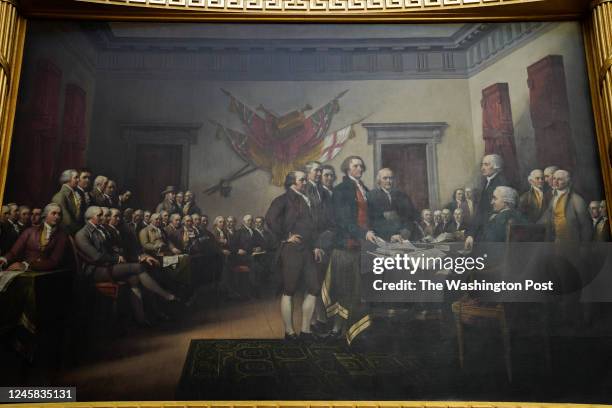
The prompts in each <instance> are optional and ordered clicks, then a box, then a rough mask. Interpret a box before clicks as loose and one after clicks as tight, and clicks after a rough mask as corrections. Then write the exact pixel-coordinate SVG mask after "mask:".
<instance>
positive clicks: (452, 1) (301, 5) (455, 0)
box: [0, 0, 612, 408]
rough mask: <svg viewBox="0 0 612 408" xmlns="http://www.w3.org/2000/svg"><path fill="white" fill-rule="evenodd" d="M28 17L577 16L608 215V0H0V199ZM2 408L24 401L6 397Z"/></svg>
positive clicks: (463, 405)
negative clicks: (583, 45) (9, 400)
mask: <svg viewBox="0 0 612 408" xmlns="http://www.w3.org/2000/svg"><path fill="white" fill-rule="evenodd" d="M29 18H46V19H52V18H57V19H60V18H70V19H80V20H122V21H164V22H175V21H188V22H200V21H217V22H220V21H232V22H233V21H236V22H249V23H253V22H285V23H309V22H334V23H344V22H353V23H355V22H369V23H375V22H388V23H390V22H405V23H411V22H412V23H415V22H419V23H422V22H431V23H434V22H454V21H487V22H491V21H512V20H525V21H533V20H546V21H551V20H570V19H572V20H579V21H581V22H582V24H583V34H584V44H585V49H586V58H587V69H588V74H589V81H590V90H591V95H592V104H593V112H594V120H595V126H596V133H597V142H598V146H599V152H600V160H601V166H602V174H603V179H604V184H605V190H606V199H607V203H608V213H609V214H612V165H611V163H612V72H611V71H612V0H595V1H593V2H589V1H588V0H53V1H51V0H19V1H18V0H0V201H1V200H2V199H3V194H4V188H5V183H6V176H7V171H8V160H9V151H10V146H11V138H12V132H13V125H14V119H15V109H16V105H17V97H18V84H19V78H20V73H21V63H22V57H23V50H24V45H25V35H26V22H27V19H29ZM27 405H28V406H30V407H82V408H85V407H91V408H97V407H147V408H153V407H189V408H191V407H193V408H196V407H198V408H200V407H201V408H307V407H310V408H331V407H334V408H519V407H520V408H549V407H551V408H552V407H554V408H587V407H612V405H585V404H554V403H550V404H547V403H526V402H476V401H470V402H452V401H216V402H215V401H200V402H168V401H166V402H163V401H147V402H145V401H142V402H78V403H47V404H42V403H38V404H34V403H30V404H27ZM5 406H6V407H9V408H10V407H22V406H23V404H8V405H5Z"/></svg>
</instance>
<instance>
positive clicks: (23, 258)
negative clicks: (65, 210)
mask: <svg viewBox="0 0 612 408" xmlns="http://www.w3.org/2000/svg"><path fill="white" fill-rule="evenodd" d="M42 217H43V219H44V223H43V224H42V225H39V226H33V227H30V228H28V229H27V230H25V231H24V232H23V233H22V234H21V236H20V237H19V239H18V240H17V242H16V243H15V245H13V247H12V248H11V250H10V251H9V252H8V253H7V254H6V255H5V256H4V257H1V258H0V265H3V266H4V265H9V267H8V270H9V271H27V270H35V271H48V270H52V269H56V268H58V267H59V266H60V265H61V263H62V261H63V260H64V252H65V248H66V241H67V240H68V235H66V233H65V232H64V230H62V229H61V228H60V227H59V223H60V221H61V219H62V209H61V207H60V206H59V205H57V204H54V203H52V204H47V206H46V207H45V209H44V211H43V213H42Z"/></svg>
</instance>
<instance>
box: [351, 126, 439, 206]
mask: <svg viewBox="0 0 612 408" xmlns="http://www.w3.org/2000/svg"><path fill="white" fill-rule="evenodd" d="M361 126H363V127H364V128H365V129H366V130H367V131H368V144H370V145H372V144H373V145H374V171H373V172H372V178H373V183H374V185H376V174H377V173H378V170H380V166H381V163H382V146H383V145H387V144H425V145H426V146H425V151H426V158H425V161H426V163H427V188H428V190H429V191H428V195H429V206H430V207H437V206H438V205H439V204H440V203H439V201H440V192H439V190H440V185H439V183H438V155H437V151H436V145H437V144H438V143H440V142H441V141H442V136H443V135H444V131H445V130H446V128H447V127H448V123H446V122H397V123H363V124H362V125H361Z"/></svg>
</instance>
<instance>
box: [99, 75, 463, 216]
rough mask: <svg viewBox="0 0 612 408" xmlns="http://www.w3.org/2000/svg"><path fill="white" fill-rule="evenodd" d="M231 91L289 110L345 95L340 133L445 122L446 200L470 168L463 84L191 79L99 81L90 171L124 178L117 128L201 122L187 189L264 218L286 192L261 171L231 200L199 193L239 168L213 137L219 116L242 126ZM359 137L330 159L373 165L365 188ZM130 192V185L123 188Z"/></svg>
mask: <svg viewBox="0 0 612 408" xmlns="http://www.w3.org/2000/svg"><path fill="white" fill-rule="evenodd" d="M221 88H224V89H227V90H228V91H230V92H231V93H232V94H233V95H235V96H236V97H237V98H239V99H241V100H242V101H243V102H245V103H247V104H249V105H250V106H253V107H256V106H258V105H259V104H263V105H264V106H265V107H266V108H268V109H270V110H272V111H274V112H277V113H280V114H282V113H286V112H289V111H291V110H294V109H297V108H300V107H302V106H304V105H305V104H306V103H310V104H311V105H312V106H313V107H314V108H315V109H316V108H317V107H318V106H321V105H323V104H325V103H327V102H328V101H330V100H331V99H333V97H334V96H335V95H337V94H339V93H340V92H342V91H343V90H346V89H348V90H349V92H348V93H347V94H346V95H345V96H344V97H343V98H342V99H341V100H340V112H338V113H337V114H336V116H335V117H334V119H333V122H332V126H331V129H332V130H335V129H340V128H342V127H344V126H346V125H348V124H349V123H352V122H355V121H357V120H359V119H360V118H365V117H367V119H366V120H365V122H368V123H378V122H380V123H387V122H447V123H448V124H449V127H448V129H447V130H446V133H445V135H444V137H443V141H442V143H441V144H440V145H439V146H438V152H437V153H438V161H439V163H442V165H441V166H440V170H439V179H440V185H439V189H440V192H439V193H440V194H441V199H442V201H443V202H446V201H448V199H449V197H450V191H451V189H452V188H453V187H454V186H455V185H456V184H457V183H462V182H463V175H464V174H465V173H466V172H467V171H468V170H469V169H470V168H471V167H472V166H473V157H474V151H473V149H472V134H471V129H472V124H471V112H470V107H469V103H468V99H467V96H468V95H469V93H468V92H469V89H468V83H467V81H466V80H443V81H439V80H437V81H436V80H404V81H351V82H342V81H336V82H323V81H322V82H223V83H222V82H207V81H201V82H193V81H180V80H167V81H149V80H144V79H143V80H111V79H106V80H103V81H99V82H98V89H99V91H98V94H97V98H96V104H95V114H94V127H93V133H92V149H91V154H90V155H89V161H90V165H91V167H93V168H94V169H96V171H100V172H102V173H104V174H108V175H110V176H111V177H115V178H117V179H118V180H119V181H121V178H122V172H123V166H124V165H125V164H126V163H127V161H128V160H129V158H128V157H126V151H125V142H123V141H121V140H119V138H118V137H117V136H118V132H119V124H120V123H122V122H131V123H155V122H179V123H193V122H201V123H202V128H201V131H200V133H199V136H198V141H197V143H196V144H195V145H192V146H191V157H190V176H189V177H190V182H189V187H190V189H192V190H193V191H195V192H196V194H197V196H198V201H199V202H200V203H201V206H202V207H203V208H204V209H205V211H206V212H207V213H208V214H209V215H217V214H235V215H242V214H244V213H247V212H251V213H256V214H262V213H264V212H265V210H266V209H267V207H268V205H269V204H270V202H271V200H272V199H273V198H274V197H275V196H276V195H278V194H280V193H281V192H282V189H280V188H278V187H275V186H273V185H271V184H270V182H269V175H268V174H267V173H265V172H263V171H256V172H255V173H252V174H250V175H248V176H246V177H244V178H242V179H240V180H238V181H236V182H234V183H233V184H232V186H233V190H232V193H231V197H229V198H221V197H220V196H219V195H218V194H215V195H213V196H206V195H204V194H202V193H201V192H202V191H203V190H205V189H206V188H208V187H209V186H211V185H212V184H215V183H216V182H218V180H219V179H220V178H221V177H227V176H228V175H230V174H231V173H233V172H234V171H236V170H238V169H239V168H240V167H241V165H242V162H241V160H240V159H239V158H238V157H237V156H236V154H235V153H234V152H233V151H232V150H231V149H230V148H229V146H228V145H227V144H226V143H225V142H223V141H219V140H217V139H216V138H215V130H216V129H215V127H214V126H213V125H211V124H210V123H209V122H208V119H214V120H216V121H218V122H220V123H222V124H224V125H226V126H229V127H233V128H235V129H241V128H240V123H239V121H238V120H237V118H236V116H235V114H233V113H230V112H229V111H228V105H229V98H228V97H227V96H225V95H224V94H223V93H222V92H221ZM354 129H355V138H354V139H352V140H350V141H349V142H348V143H347V145H346V146H345V148H344V149H343V151H342V152H341V153H340V154H339V155H338V156H337V157H336V158H335V159H334V160H333V161H332V162H331V164H332V165H334V166H335V167H336V168H339V166H340V163H341V162H342V160H343V159H344V158H345V157H346V156H348V155H351V154H358V155H361V156H362V157H363V158H364V159H365V161H366V165H367V166H368V168H369V170H368V173H366V175H365V181H366V184H368V185H370V186H371V185H372V184H373V181H374V177H375V174H374V169H373V159H374V156H373V155H374V147H373V145H368V143H367V132H366V130H365V129H364V128H363V127H361V126H360V125H356V126H355V128H354ZM126 187H128V188H129V186H126Z"/></svg>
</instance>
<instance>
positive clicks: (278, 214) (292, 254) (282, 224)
mask: <svg viewBox="0 0 612 408" xmlns="http://www.w3.org/2000/svg"><path fill="white" fill-rule="evenodd" d="M307 182H308V181H307V178H306V174H305V173H304V172H302V171H292V172H289V174H287V176H286V177H285V190H286V191H285V193H284V194H282V195H280V196H279V197H276V198H275V199H274V200H273V201H272V203H271V204H270V208H269V209H268V212H267V213H266V217H265V218H266V225H267V227H268V229H269V230H270V231H271V232H272V233H273V234H274V236H275V238H276V241H277V242H280V247H279V249H278V256H277V262H278V266H279V268H280V271H281V275H282V284H283V295H282V297H281V316H282V318H283V323H284V325H285V339H287V340H292V339H295V338H296V337H297V335H296V334H295V330H294V329H293V321H292V319H293V304H292V298H293V295H294V294H295V292H296V290H297V287H298V283H299V282H300V280H302V281H303V282H304V284H305V285H306V294H305V296H304V302H303V303H302V330H301V333H300V337H301V338H305V339H309V338H312V337H313V335H312V333H311V331H310V322H311V319H312V314H313V312H314V308H315V302H316V296H317V295H318V293H319V290H320V286H319V285H318V279H317V266H316V263H317V262H321V259H322V257H323V251H322V250H321V249H320V248H319V247H318V243H317V241H318V238H319V237H318V234H317V228H316V225H315V221H314V218H313V215H312V211H313V203H312V202H311V201H310V199H309V198H308V197H307V196H306V195H305V192H306V183H307Z"/></svg>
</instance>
